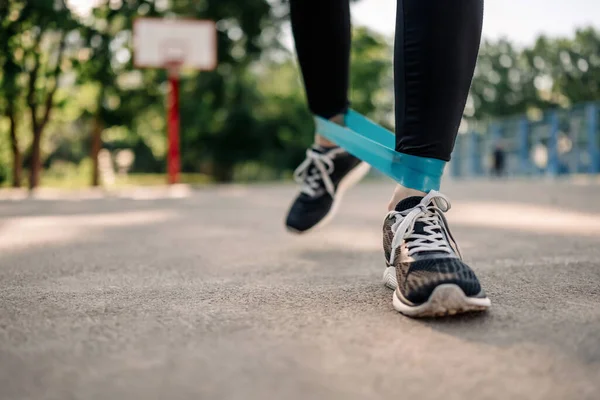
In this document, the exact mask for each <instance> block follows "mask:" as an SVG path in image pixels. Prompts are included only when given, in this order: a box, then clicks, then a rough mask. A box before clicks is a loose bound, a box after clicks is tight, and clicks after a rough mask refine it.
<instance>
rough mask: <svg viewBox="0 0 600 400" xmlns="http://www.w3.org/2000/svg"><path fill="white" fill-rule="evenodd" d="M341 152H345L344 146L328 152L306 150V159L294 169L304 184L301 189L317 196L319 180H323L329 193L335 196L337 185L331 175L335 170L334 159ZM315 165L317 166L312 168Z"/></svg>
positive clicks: (297, 180) (299, 180)
mask: <svg viewBox="0 0 600 400" xmlns="http://www.w3.org/2000/svg"><path fill="white" fill-rule="evenodd" d="M341 153H344V149H342V148H336V149H332V150H329V151H328V152H327V153H319V152H317V151H315V150H313V149H308V150H306V159H305V160H304V161H303V162H302V164H300V165H299V166H298V168H296V171H294V179H295V180H296V182H298V183H299V184H301V185H302V187H301V189H300V191H301V192H302V193H305V194H307V195H309V196H311V197H313V196H315V195H316V193H317V190H318V189H319V186H320V185H319V180H321V181H323V185H324V186H325V190H327V193H329V194H330V195H331V197H332V198H333V197H335V186H334V185H333V182H332V181H331V178H330V175H331V174H332V173H333V170H334V165H333V159H334V158H335V156H336V155H338V154H341ZM313 165H314V166H315V168H312V169H311V166H313ZM309 172H310V175H309Z"/></svg>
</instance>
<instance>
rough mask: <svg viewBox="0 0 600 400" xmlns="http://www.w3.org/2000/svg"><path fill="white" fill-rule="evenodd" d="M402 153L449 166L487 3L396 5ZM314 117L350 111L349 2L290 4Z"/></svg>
mask: <svg viewBox="0 0 600 400" xmlns="http://www.w3.org/2000/svg"><path fill="white" fill-rule="evenodd" d="M397 2H398V8H397V15H396V41H395V49H394V58H395V59H394V75H395V94H396V151H399V152H401V153H406V154H411V155H415V156H420V157H428V158H437V159H440V160H444V161H448V160H450V153H451V152H452V148H453V147H454V140H455V139H456V134H457V132H458V127H459V125H460V121H461V118H462V113H463V110H464V107H465V102H466V100H467V95H468V91H469V86H470V85H471V79H472V77H473V71H474V69H475V62H476V59H477V51H478V49H479V41H480V38H481V25H482V21H483V0H397ZM290 6H291V16H292V30H293V32H294V39H295V42H296V50H297V52H298V60H299V63H300V68H301V70H302V75H303V77H304V84H305V88H306V94H307V98H308V104H309V107H310V109H311V111H312V112H313V113H314V114H316V115H319V116H321V117H323V118H331V117H333V116H334V115H337V114H340V113H344V112H345V111H346V110H347V109H348V82H349V69H350V68H349V65H350V40H351V39H350V36H351V33H350V5H349V0H290Z"/></svg>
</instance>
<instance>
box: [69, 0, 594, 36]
mask: <svg viewBox="0 0 600 400" xmlns="http://www.w3.org/2000/svg"><path fill="white" fill-rule="evenodd" d="M67 1H68V3H69V4H70V5H71V6H72V7H73V8H75V9H77V10H78V11H79V12H82V13H85V12H87V11H88V10H89V9H90V8H91V7H93V5H94V4H95V3H97V1H98V0H67ZM395 10H396V1H395V0H361V1H360V2H358V3H357V4H355V5H354V6H353V19H354V22H355V23H358V24H364V25H367V26H369V27H371V28H372V29H373V30H375V31H379V32H381V33H385V34H387V35H392V34H393V32H394V26H395ZM586 25H593V26H595V27H597V28H600V1H599V0H487V1H486V2H485V19H484V25H483V34H484V37H487V38H492V39H494V38H498V37H501V36H506V37H508V38H509V39H511V40H513V41H515V42H517V43H520V44H529V43H531V42H532V41H533V40H534V39H535V37H536V36H537V35H538V34H541V33H544V34H547V35H551V36H559V35H570V34H572V33H573V31H574V30H575V28H576V27H580V26H586ZM287 41H288V42H290V41H291V39H290V38H288V40H287Z"/></svg>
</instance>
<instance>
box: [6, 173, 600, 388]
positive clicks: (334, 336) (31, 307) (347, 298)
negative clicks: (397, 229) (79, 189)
mask: <svg viewBox="0 0 600 400" xmlns="http://www.w3.org/2000/svg"><path fill="white" fill-rule="evenodd" d="M390 187H391V186H390V184H389V183H387V184H384V183H380V182H367V183H364V184H361V185H360V186H359V187H357V188H356V189H354V190H353V191H352V192H350V193H349V194H348V196H347V198H346V199H345V200H346V201H345V202H344V204H343V207H342V210H341V212H340V214H339V215H338V217H337V218H336V219H335V221H334V222H333V223H332V224H331V225H330V226H329V227H327V228H325V229H323V230H322V231H319V232H316V233H314V234H312V235H308V236H302V237H297V236H292V235H290V234H288V233H286V232H285V231H284V229H283V225H282V219H283V214H284V213H285V211H286V208H287V206H288V203H289V200H290V199H291V197H292V196H293V194H294V187H293V186H291V185H281V186H252V187H243V186H231V187H215V188H209V189H204V190H198V191H192V192H188V191H185V190H184V191H182V192H181V193H178V196H175V198H168V197H165V196H163V195H162V194H161V193H160V191H154V192H152V191H150V192H142V193H137V194H134V193H130V194H123V195H120V196H118V197H111V198H87V199H81V198H79V197H78V196H71V197H70V198H68V199H63V200H52V199H45V200H39V199H38V200H20V201H9V200H4V201H0V399H3V400H4V399H7V400H8V399H61V400H66V399H86V400H87V399H90V400H92V399H111V400H112V399H244V400H246V399H344V400H349V399H379V398H388V399H392V398H394V399H419V400H422V399H465V398H471V399H540V400H542V399H543V400H549V399H578V400H579V399H599V398H600V185H585V184H582V185H576V184H573V183H558V184H551V183H548V182H535V183H533V182H510V183H509V182H496V183H486V182H470V183H450V184H448V185H447V187H445V188H444V190H445V191H446V192H447V193H448V194H449V195H450V197H451V198H452V199H453V201H454V202H453V203H454V208H453V209H452V210H451V211H450V213H449V220H450V223H451V226H452V228H453V232H454V234H455V236H456V237H457V239H458V241H459V243H460V244H461V246H462V248H463V253H465V255H466V259H467V261H468V262H469V263H471V264H472V265H473V267H474V269H475V271H476V272H477V273H478V275H479V277H480V278H481V281H482V283H483V285H484V287H485V288H486V289H487V292H488V294H489V297H490V298H491V300H492V302H493V306H492V309H491V311H490V312H488V313H487V314H485V315H478V316H462V317H457V318H452V319H443V320H411V319H408V318H406V317H403V316H401V315H400V314H398V313H397V312H395V311H394V310H393V308H392V304H391V296H392V295H391V291H389V290H388V289H385V288H384V287H383V286H382V285H381V283H380V278H381V273H382V271H383V268H384V261H383V256H382V251H381V248H380V247H381V243H380V242H381V237H380V235H381V233H380V230H381V222H382V220H383V217H384V214H385V210H384V207H385V204H386V202H387V200H388V196H389V194H390ZM92 197H93V196H92Z"/></svg>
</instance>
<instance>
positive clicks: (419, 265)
mask: <svg viewBox="0 0 600 400" xmlns="http://www.w3.org/2000/svg"><path fill="white" fill-rule="evenodd" d="M449 209H450V201H449V200H448V199H447V198H446V197H445V196H444V195H442V194H441V193H438V192H436V191H431V192H429V194H428V195H427V196H425V197H409V198H407V199H404V200H402V201H401V202H400V203H398V205H397V206H396V209H395V210H394V211H391V212H390V213H388V215H387V216H386V218H385V221H384V223H383V250H384V252H385V258H386V264H387V268H386V270H385V272H384V275H383V282H384V284H385V285H386V286H387V287H389V288H391V289H394V296H393V304H394V308H395V309H396V310H397V311H399V312H401V313H402V314H404V315H407V316H410V317H435V316H444V315H454V314H457V313H463V312H468V311H483V310H485V309H487V308H488V307H489V306H490V304H491V303H490V300H489V299H488V298H487V296H486V295H485V292H484V291H483V290H482V289H481V285H480V284H479V280H477V277H476V276H475V273H474V272H473V271H472V270H471V268H469V266H468V265H466V264H465V263H464V262H463V261H462V256H461V254H460V250H459V248H458V245H457V244H456V241H455V240H454V238H453V237H452V234H451V233H450V229H449V228H448V222H447V221H446V217H445V216H444V213H445V212H446V211H448V210H449Z"/></svg>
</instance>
